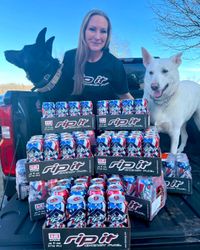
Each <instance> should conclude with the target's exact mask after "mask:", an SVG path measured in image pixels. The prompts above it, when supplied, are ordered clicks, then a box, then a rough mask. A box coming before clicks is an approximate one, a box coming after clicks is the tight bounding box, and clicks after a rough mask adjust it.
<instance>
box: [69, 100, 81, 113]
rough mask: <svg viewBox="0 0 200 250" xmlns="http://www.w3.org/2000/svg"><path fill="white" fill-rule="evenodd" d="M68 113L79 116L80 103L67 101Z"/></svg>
mask: <svg viewBox="0 0 200 250" xmlns="http://www.w3.org/2000/svg"><path fill="white" fill-rule="evenodd" d="M68 106H69V115H70V116H80V115H81V104H80V102H78V101H71V102H68Z"/></svg>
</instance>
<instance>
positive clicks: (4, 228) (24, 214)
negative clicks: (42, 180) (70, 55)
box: [0, 58, 200, 250]
mask: <svg viewBox="0 0 200 250" xmlns="http://www.w3.org/2000/svg"><path fill="white" fill-rule="evenodd" d="M122 61H123V63H124V67H125V70H126V72H127V76H128V81H129V89H130V92H131V94H133V96H134V97H135V98H139V97H142V95H143V91H142V89H140V84H141V85H142V83H143V77H144V67H143V64H142V59H141V58H138V59H131V58H130V59H122ZM38 98H39V97H38V94H37V93H36V92H31V91H30V92H29V91H7V92H6V93H5V94H4V96H3V99H2V101H1V104H0V130H1V143H0V158H1V167H2V172H3V182H4V196H6V197H7V202H6V203H5V206H4V207H3V208H2V209H1V211H0V249H2V250H18V249H19V250H34V249H37V250H42V249H43V242H42V224H43V222H44V221H43V220H39V221H31V220H30V217H29V207H28V202H27V200H24V201H20V200H18V198H17V195H16V190H15V164H16V162H17V160H19V159H22V158H25V157H26V150H25V145H26V142H27V141H28V140H29V138H30V137H31V135H36V134H40V133H41V127H40V118H41V110H38V109H37V108H36V105H35V104H36V101H37V100H38ZM187 130H188V133H189V139H188V143H187V146H186V149H185V152H186V153H187V156H188V157H189V160H190V164H191V167H192V178H193V183H192V185H193V188H192V191H193V193H192V194H191V195H183V194H182V195H181V194H168V196H167V202H166V205H165V207H164V208H162V209H161V211H160V212H159V213H158V215H157V216H156V217H155V218H154V219H153V221H151V222H147V221H144V220H141V219H137V218H134V217H131V218H130V219H131V249H138V250H139V249H140V250H141V249H148V250H156V249H159V250H160V249H163V250H168V249H181V250H184V249H192V250H194V249H198V250H199V249H200V151H199V149H200V134H199V132H198V130H197V128H196V127H195V125H194V122H193V120H192V119H191V120H190V121H189V123H188V126H187ZM160 136H161V149H162V151H163V152H167V151H168V150H169V137H168V136H167V135H164V134H161V135H160Z"/></svg>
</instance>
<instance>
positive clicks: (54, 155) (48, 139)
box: [26, 131, 95, 162]
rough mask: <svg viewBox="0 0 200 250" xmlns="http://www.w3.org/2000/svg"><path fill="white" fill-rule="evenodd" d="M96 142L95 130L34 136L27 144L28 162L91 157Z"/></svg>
mask: <svg viewBox="0 0 200 250" xmlns="http://www.w3.org/2000/svg"><path fill="white" fill-rule="evenodd" d="M94 144H95V134H94V131H85V132H79V131H76V132H73V133H67V132H65V133H61V134H53V133H51V134H45V135H44V137H43V136H42V135H38V136H33V137H31V139H30V140H29V141H28V142H27V145H26V153H27V162H40V161H43V160H45V161H51V160H57V159H71V158H75V157H77V158H86V157H91V156H92V145H94Z"/></svg>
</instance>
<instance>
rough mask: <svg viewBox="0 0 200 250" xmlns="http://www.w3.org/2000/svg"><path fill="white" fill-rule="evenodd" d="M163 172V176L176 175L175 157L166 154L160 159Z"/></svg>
mask: <svg viewBox="0 0 200 250" xmlns="http://www.w3.org/2000/svg"><path fill="white" fill-rule="evenodd" d="M162 166H163V173H164V176H165V177H176V157H175V155H174V154H170V153H169V154H168V156H167V158H166V159H162Z"/></svg>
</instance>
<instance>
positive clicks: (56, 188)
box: [52, 186, 66, 193]
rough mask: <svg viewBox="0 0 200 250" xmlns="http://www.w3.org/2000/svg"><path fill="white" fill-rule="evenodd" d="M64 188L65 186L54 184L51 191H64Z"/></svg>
mask: <svg viewBox="0 0 200 250" xmlns="http://www.w3.org/2000/svg"><path fill="white" fill-rule="evenodd" d="M65 190H66V187H65V186H55V187H53V188H52V193H53V192H55V191H56V192H60V191H65Z"/></svg>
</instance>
